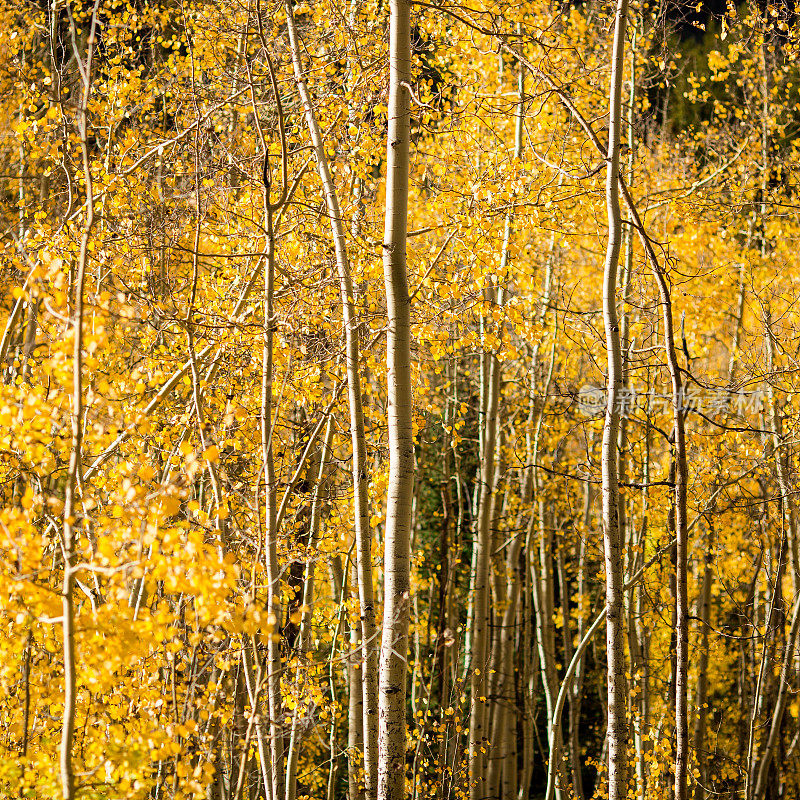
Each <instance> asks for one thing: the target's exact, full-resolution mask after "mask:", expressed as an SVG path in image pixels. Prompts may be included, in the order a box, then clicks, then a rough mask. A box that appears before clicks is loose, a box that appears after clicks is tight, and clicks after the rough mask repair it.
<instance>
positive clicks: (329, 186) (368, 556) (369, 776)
mask: <svg viewBox="0 0 800 800" xmlns="http://www.w3.org/2000/svg"><path fill="white" fill-rule="evenodd" d="M285 9H286V24H287V29H288V33H289V46H290V49H291V53H292V66H293V68H294V76H295V81H296V83H297V89H298V92H299V94H300V101H301V103H302V106H303V112H304V114H305V119H306V126H307V127H308V131H309V137H310V139H311V143H312V146H313V148H314V157H315V159H316V162H317V170H318V171H319V176H320V180H321V182H322V188H323V192H324V195H325V204H326V208H327V212H328V217H329V219H330V225H331V235H332V238H333V246H334V252H335V254H336V268H337V271H338V275H339V286H340V293H341V298H342V316H343V318H344V330H345V347H346V353H347V386H348V403H349V409H350V436H351V441H352V474H353V498H354V508H355V513H354V523H355V539H356V567H357V570H358V594H359V602H360V605H361V646H362V649H363V657H362V667H363V668H362V673H361V682H362V685H363V691H364V702H363V712H364V723H363V731H364V738H363V743H364V745H363V746H364V774H365V777H366V793H367V797H368V798H370V799H372V798H374V797H375V796H376V792H377V758H378V752H377V750H378V649H377V626H376V623H375V599H374V592H373V584H372V532H371V531H370V528H369V503H368V497H367V478H368V475H367V446H366V438H365V434H364V410H363V406H362V392H361V372H360V370H361V364H360V357H359V342H358V338H359V323H358V314H357V310H356V306H355V293H354V290H353V280H352V276H351V270H350V260H349V258H348V254H347V242H346V238H345V229H344V220H343V218H342V212H341V206H340V204H339V198H338V195H337V193H336V187H335V185H334V182H333V177H332V175H331V170H330V166H329V164H328V157H327V155H326V153H325V143H324V141H323V138H322V133H321V131H320V129H319V125H318V123H317V118H316V115H315V113H314V106H313V103H312V100H311V95H310V93H309V91H308V88H307V86H306V82H305V78H304V77H303V67H302V62H301V59H300V43H299V40H298V36H297V30H296V26H295V21H294V13H293V11H292V3H291V0H287V2H286V4H285Z"/></svg>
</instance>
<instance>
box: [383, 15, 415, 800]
mask: <svg viewBox="0 0 800 800" xmlns="http://www.w3.org/2000/svg"><path fill="white" fill-rule="evenodd" d="M390 13H391V16H390V27H389V102H388V118H389V129H388V142H387V148H386V150H387V159H386V162H387V163H386V219H385V229H384V241H383V274H384V283H385V287H386V312H387V317H388V328H387V335H386V361H387V368H388V369H387V372H388V375H387V379H388V397H389V408H388V426H389V485H388V490H387V502H386V532H385V556H384V605H383V638H382V641H381V657H380V696H379V709H380V720H379V731H378V798H379V800H405V755H406V719H405V699H406V667H407V662H406V656H407V653H408V615H409V588H410V585H409V578H410V576H409V573H410V533H411V501H412V496H413V489H414V431H413V426H412V391H411V313H410V312H411V309H410V298H409V295H408V278H407V274H406V235H407V220H408V168H409V149H410V114H409V81H410V79H411V25H410V16H411V3H410V2H409V0H391V4H390Z"/></svg>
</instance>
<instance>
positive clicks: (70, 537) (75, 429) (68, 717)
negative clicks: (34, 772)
mask: <svg viewBox="0 0 800 800" xmlns="http://www.w3.org/2000/svg"><path fill="white" fill-rule="evenodd" d="M98 6H99V0H96V1H95V4H94V8H93V10H92V16H91V22H90V25H89V38H88V44H87V51H86V62H85V66H84V68H83V69H82V70H81V73H82V76H83V91H82V93H81V95H82V96H81V101H80V106H79V109H78V133H79V136H80V146H81V156H82V161H83V178H84V181H85V190H86V219H85V221H84V225H83V232H82V234H81V241H80V246H79V250H78V261H77V265H76V269H75V282H74V302H73V303H72V319H71V323H72V337H73V339H72V413H71V422H72V441H71V442H70V454H69V467H68V469H67V480H66V486H65V489H64V516H63V528H62V537H63V547H64V578H63V584H62V587H61V628H62V636H63V640H64V641H63V646H64V712H63V717H62V726H61V750H60V767H61V794H62V797H63V799H64V800H73V798H74V797H75V772H74V769H73V764H72V745H73V739H74V737H75V714H76V707H77V699H78V698H77V693H78V685H77V675H76V669H77V667H76V663H75V598H74V592H75V557H76V542H75V538H76V537H75V528H76V517H77V513H78V499H77V492H78V489H79V487H80V485H81V471H82V462H83V459H82V449H83V424H84V420H83V311H84V297H83V295H84V284H85V279H86V268H87V266H88V262H89V240H90V238H91V235H92V228H93V227H94V220H95V214H94V187H93V184H92V171H91V165H90V161H89V137H88V113H87V109H88V106H89V96H90V94H91V90H92V84H91V79H92V57H93V54H94V45H95V31H96V27H97V9H98ZM70 24H71V26H72V27H73V31H72V33H73V43H74V42H75V31H74V25H75V23H74V21H73V20H72V19H71V22H70ZM75 57H76V58H78V59H80V58H81V55H80V53H79V52H77V47H76V52H75Z"/></svg>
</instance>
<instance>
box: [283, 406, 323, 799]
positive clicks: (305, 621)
mask: <svg viewBox="0 0 800 800" xmlns="http://www.w3.org/2000/svg"><path fill="white" fill-rule="evenodd" d="M332 441H333V417H329V418H328V423H327V427H326V431H325V439H324V441H323V444H322V452H321V453H320V457H319V459H320V460H319V468H318V472H317V475H316V476H315V477H316V479H315V481H314V494H313V498H312V501H311V520H310V522H309V536H308V548H309V552H311V554H312V555H311V557H310V558H309V560H308V562H307V564H306V577H305V583H304V587H303V600H302V611H301V614H302V617H301V620H300V630H299V632H298V636H297V640H298V654H299V656H300V659H301V660H300V664H299V665H298V668H297V675H296V680H297V682H298V683H299V681H300V679H301V678H302V675H301V670H302V669H303V666H304V665H303V662H302V659H303V657H304V656H305V655H306V653H308V650H309V648H310V645H311V619H312V616H313V613H314V611H313V608H314V556H313V552H314V550H315V549H316V547H317V537H318V535H319V526H320V519H321V515H322V504H323V502H324V493H325V472H326V470H327V466H328V461H329V459H330V449H331V443H332ZM299 712H300V707H299V706H298V707H296V708H295V710H294V714H293V715H292V729H291V732H290V735H289V750H288V753H287V756H286V800H295V799H296V797H297V759H298V755H299V747H300V737H301V731H300V718H299Z"/></svg>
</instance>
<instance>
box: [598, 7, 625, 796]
mask: <svg viewBox="0 0 800 800" xmlns="http://www.w3.org/2000/svg"><path fill="white" fill-rule="evenodd" d="M627 15H628V2H627V0H618V2H617V5H616V12H615V18H614V37H613V49H612V56H611V80H610V86H611V88H610V95H609V119H608V150H607V155H606V159H607V168H606V203H607V208H608V248H607V250H606V262H605V276H604V279H603V322H604V326H605V335H606V349H607V352H608V374H607V400H606V417H605V425H604V426H603V449H602V464H601V468H602V480H603V484H602V487H603V492H602V498H603V503H602V508H603V543H604V550H605V569H606V649H607V658H608V733H607V736H608V797H609V800H623V798H625V797H627V795H628V769H627V767H628V764H627V752H626V751H627V746H628V720H627V712H626V700H627V685H626V684H627V682H626V679H625V672H626V668H625V645H624V636H625V620H624V618H623V613H624V612H623V591H622V568H623V563H624V555H623V542H622V541H621V531H620V526H619V521H620V520H619V504H620V497H619V486H618V477H617V454H616V446H617V437H618V429H619V418H620V413H619V403H620V390H621V389H622V383H623V365H622V352H621V347H620V330H619V319H618V315H617V289H616V285H617V270H618V261H619V253H620V246H621V243H622V216H621V211H620V201H619V194H620V191H619V152H620V138H621V133H622V75H623V70H624V54H625V53H624V51H625V29H626V23H627Z"/></svg>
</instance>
